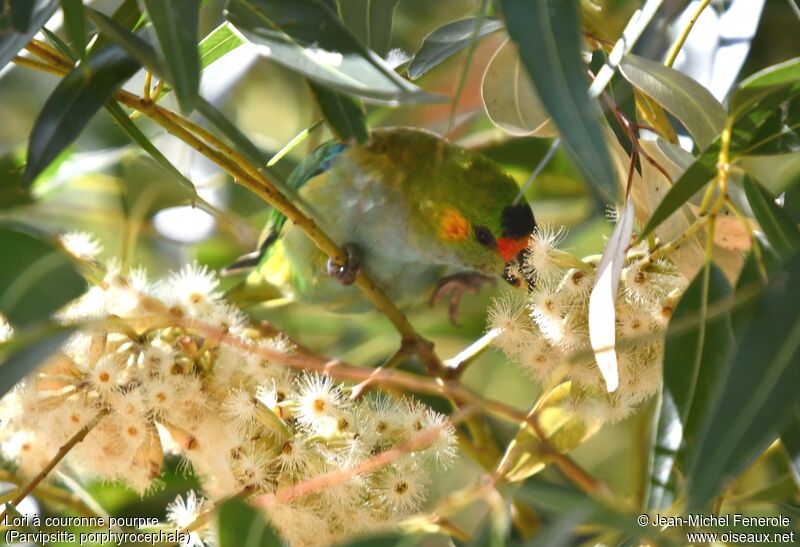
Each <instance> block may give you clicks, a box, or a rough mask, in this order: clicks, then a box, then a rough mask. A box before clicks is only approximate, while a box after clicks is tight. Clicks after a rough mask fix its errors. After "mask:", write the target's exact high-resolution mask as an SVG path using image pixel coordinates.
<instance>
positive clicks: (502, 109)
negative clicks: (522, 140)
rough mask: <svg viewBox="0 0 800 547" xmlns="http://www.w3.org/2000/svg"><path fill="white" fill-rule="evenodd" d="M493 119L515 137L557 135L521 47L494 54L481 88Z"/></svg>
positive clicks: (509, 44) (504, 47) (508, 47)
mask: <svg viewBox="0 0 800 547" xmlns="http://www.w3.org/2000/svg"><path fill="white" fill-rule="evenodd" d="M481 94H482V96H483V105H484V107H485V108H486V113H487V114H488V115H489V119H490V120H492V123H494V124H495V125H496V126H498V127H499V128H501V129H503V130H504V131H506V132H507V133H509V134H511V135H516V136H520V135H533V136H537V137H549V136H553V135H555V134H556V133H557V131H556V129H555V127H554V126H553V124H552V122H550V115H549V114H548V113H547V110H546V109H545V107H544V105H543V104H542V101H541V99H539V96H538V95H537V94H536V88H534V87H533V83H532V82H531V79H530V77H529V76H528V74H527V72H526V71H525V68H524V67H522V66H521V64H520V60H519V55H518V54H517V47H516V45H515V44H514V43H513V42H511V41H506V42H505V43H504V44H503V45H502V46H500V49H498V50H497V52H496V53H495V54H494V57H492V60H491V61H490V62H489V66H488V67H487V68H486V72H485V73H484V75H483V82H482V84H481Z"/></svg>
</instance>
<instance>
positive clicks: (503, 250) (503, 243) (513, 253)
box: [497, 237, 528, 262]
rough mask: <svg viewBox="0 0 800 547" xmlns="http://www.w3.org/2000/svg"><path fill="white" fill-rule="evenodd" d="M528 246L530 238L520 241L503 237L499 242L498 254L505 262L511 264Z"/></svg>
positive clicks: (522, 238)
mask: <svg viewBox="0 0 800 547" xmlns="http://www.w3.org/2000/svg"><path fill="white" fill-rule="evenodd" d="M527 245H528V238H527V237H521V238H519V239H511V238H508V237H501V238H500V239H498V240H497V252H498V253H500V256H502V257H503V260H505V261H506V262H510V261H512V260H514V259H515V258H517V255H518V254H519V252H520V251H521V250H522V249H524V248H525V247H526V246H527Z"/></svg>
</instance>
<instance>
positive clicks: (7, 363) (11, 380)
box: [0, 326, 75, 397]
mask: <svg viewBox="0 0 800 547" xmlns="http://www.w3.org/2000/svg"><path fill="white" fill-rule="evenodd" d="M74 330H75V329H72V328H64V327H56V326H49V327H42V328H39V329H36V331H35V332H34V333H26V334H20V335H18V336H17V337H16V338H15V339H13V340H11V341H10V342H6V343H5V344H0V363H2V364H0V397H2V396H3V395H5V394H6V393H8V392H9V391H10V390H11V389H13V387H14V386H15V385H17V383H18V382H19V381H20V380H22V379H23V378H25V376H27V375H28V374H30V373H31V372H32V371H33V370H35V369H36V367H38V366H39V365H41V364H42V363H43V362H44V361H45V360H46V359H47V358H48V357H50V356H51V355H53V354H54V353H55V352H57V351H58V350H59V348H61V346H63V345H64V342H66V341H67V339H68V338H69V336H70V335H71V334H72V332H73V331H74Z"/></svg>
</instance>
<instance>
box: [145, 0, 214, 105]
mask: <svg viewBox="0 0 800 547" xmlns="http://www.w3.org/2000/svg"><path fill="white" fill-rule="evenodd" d="M142 2H143V4H144V5H145V6H146V8H147V15H148V16H149V17H150V22H151V23H153V28H154V29H155V31H156V36H157V37H158V42H159V44H160V45H161V50H160V51H161V54H162V55H163V57H164V60H165V61H166V64H167V68H168V69H169V71H170V74H171V75H172V78H171V82H172V85H173V87H174V88H175V93H176V95H177V98H178V104H179V105H180V107H181V111H182V112H183V113H184V114H188V113H189V112H191V111H192V109H193V107H194V103H195V100H196V99H197V94H198V91H199V89H200V56H199V54H198V52H197V42H198V39H199V38H198V25H199V20H200V3H199V2H196V1H189V2H187V1H186V0H142Z"/></svg>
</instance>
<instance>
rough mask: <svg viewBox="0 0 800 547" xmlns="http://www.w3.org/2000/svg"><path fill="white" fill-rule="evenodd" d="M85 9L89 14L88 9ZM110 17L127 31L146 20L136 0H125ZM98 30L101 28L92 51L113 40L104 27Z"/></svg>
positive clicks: (98, 49)
mask: <svg viewBox="0 0 800 547" xmlns="http://www.w3.org/2000/svg"><path fill="white" fill-rule="evenodd" d="M84 11H85V12H86V15H87V16H88V15H89V13H88V9H87V10H84ZM110 19H111V20H112V21H114V22H115V23H116V24H117V25H119V27H120V28H123V29H125V30H127V31H133V30H134V29H136V28H137V27H138V26H139V25H140V24H142V22H143V21H144V18H143V17H142V12H141V11H140V10H139V4H137V3H136V0H124V1H123V2H122V4H120V6H119V7H118V8H117V9H116V11H115V12H114V13H112V14H111V17H110ZM98 30H100V33H99V34H98V36H97V39H96V40H95V41H94V42H93V43H92V47H91V48H90V51H100V50H101V49H103V48H104V47H105V46H107V45H108V44H109V43H111V42H112V40H111V39H110V37H109V36H108V35H107V34H106V33H105V32H103V31H102V29H98Z"/></svg>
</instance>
